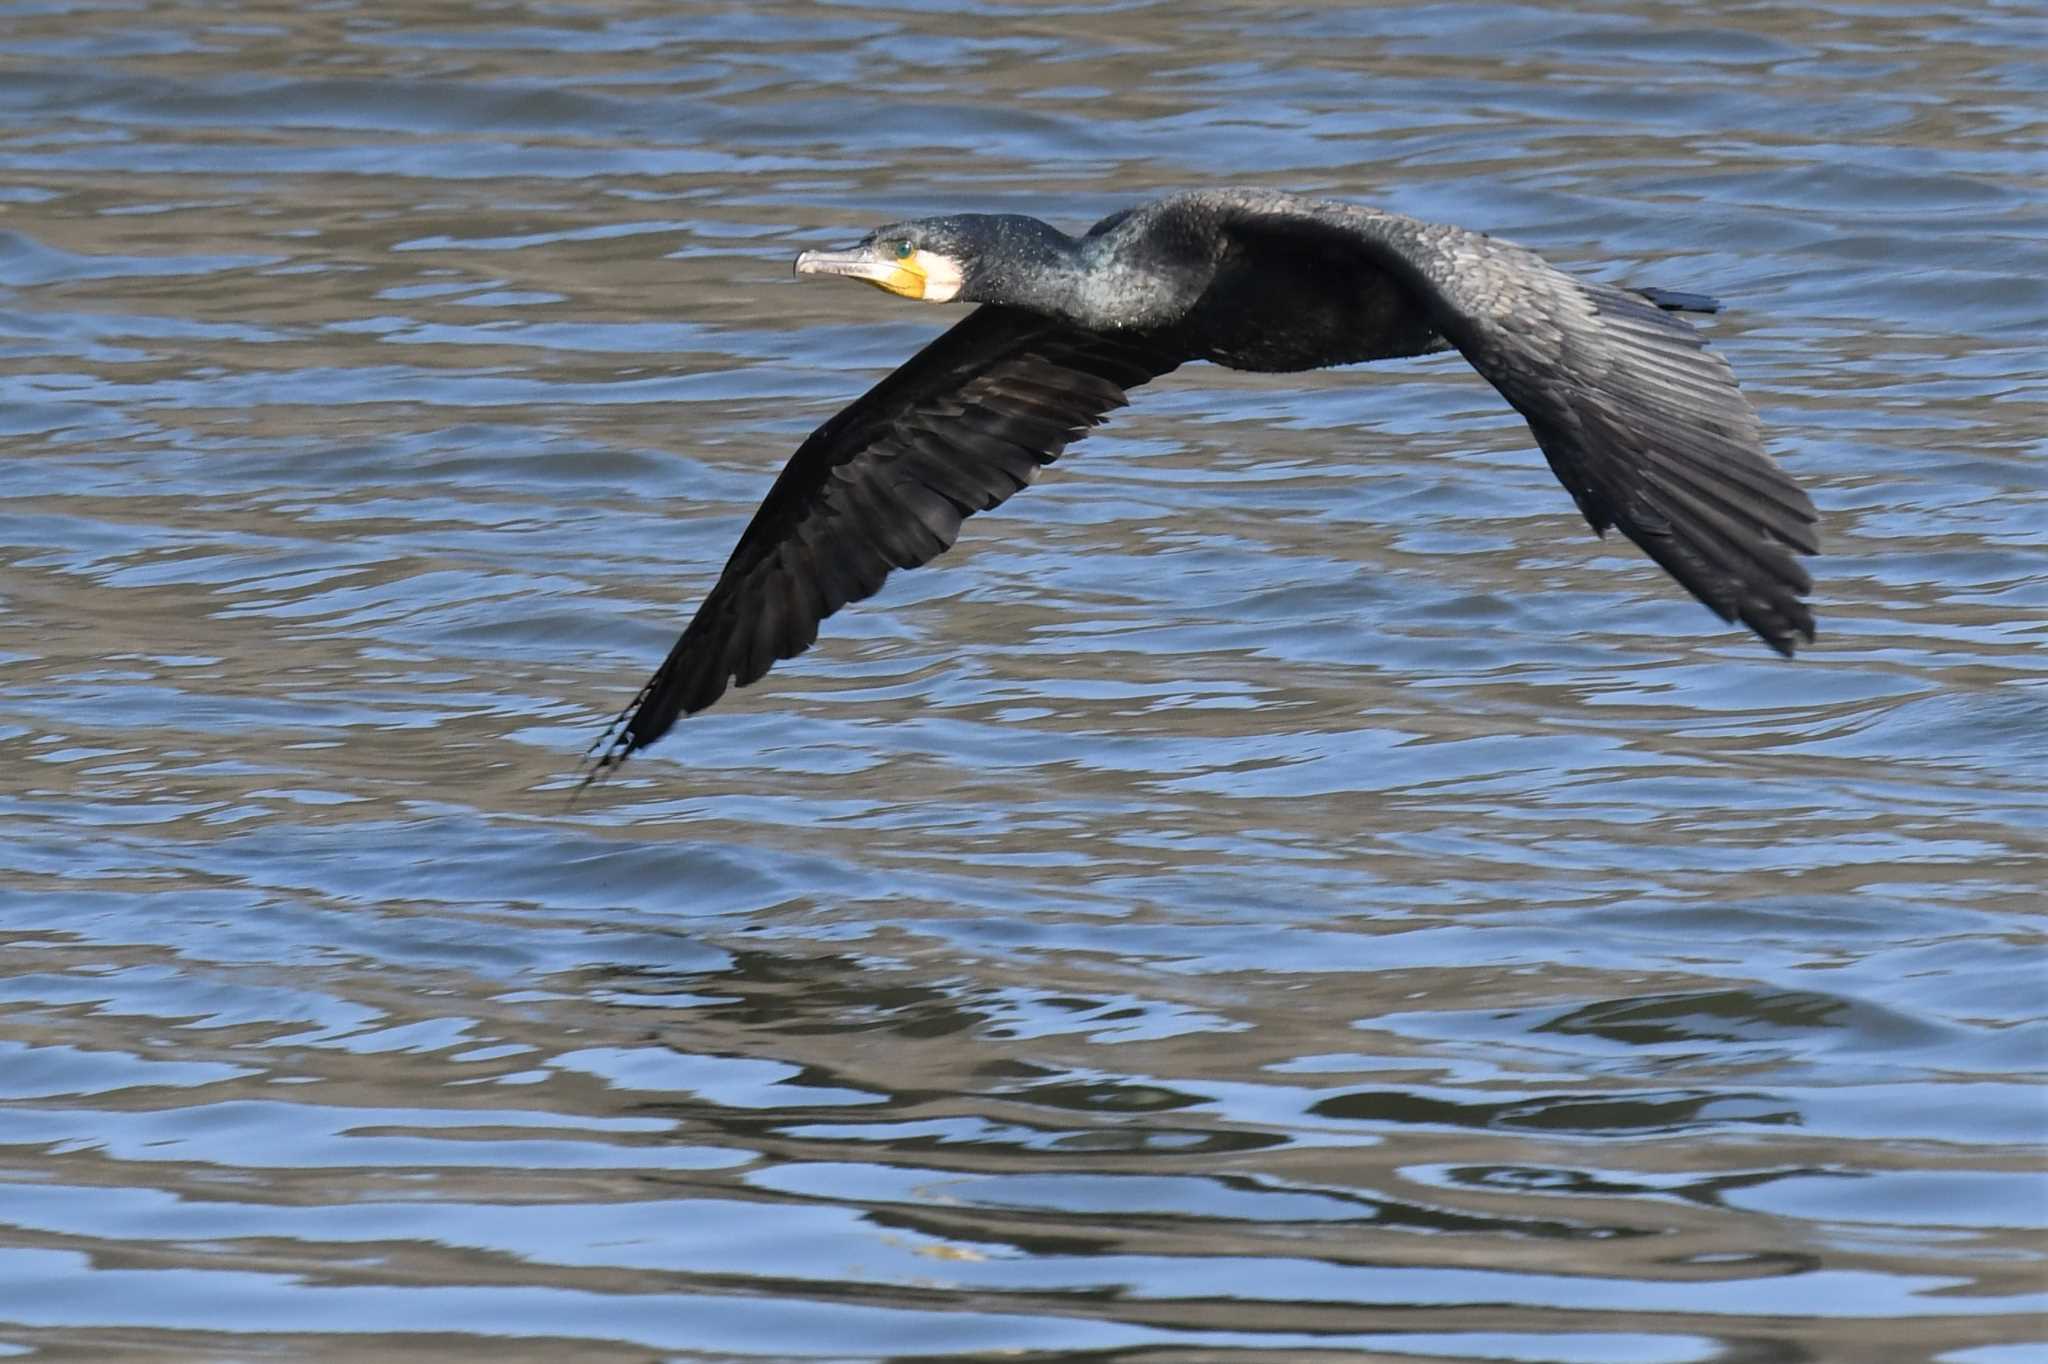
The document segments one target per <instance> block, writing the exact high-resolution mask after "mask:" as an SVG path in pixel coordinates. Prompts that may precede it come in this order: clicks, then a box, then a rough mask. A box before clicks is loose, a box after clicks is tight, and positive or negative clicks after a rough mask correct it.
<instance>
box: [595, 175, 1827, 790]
mask: <svg viewBox="0 0 2048 1364" xmlns="http://www.w3.org/2000/svg"><path fill="white" fill-rule="evenodd" d="M796 273H797V274H799V275H844V276H846V277H848V278H851V279H858V280H865V281H866V282H868V283H870V284H874V285H877V286H878V287H880V288H883V289H886V290H888V291H889V292H890V293H893V294H901V295H902V296H904V297H905V298H913V299H922V300H924V301H926V302H928V303H949V302H962V303H978V304H980V305H982V306H980V307H978V308H976V309H975V310H974V311H973V312H972V313H969V314H968V315H967V316H966V317H965V318H963V319H962V320H961V321H960V322H959V323H957V324H956V325H955V326H954V327H953V328H952V329H951V330H950V331H947V332H946V333H945V334H944V335H942V336H940V337H939V338H938V339H937V340H935V341H933V342H932V343H931V344H930V345H928V346H926V347H925V348H924V349H923V350H921V351H919V352H918V353H917V354H916V355H914V356H912V357H911V358H910V359H909V360H908V361H907V362H905V364H904V365H903V366H902V367H901V368H900V369H898V370H897V371H896V372H895V373H893V374H891V375H889V376H888V377H887V378H886V379H883V380H882V381H881V382H880V383H879V384H877V385H875V387H874V388H872V389H870V390H869V391H868V392H867V394H866V395H865V396H863V397H862V398H860V399H859V400H858V401H857V402H855V403H853V404H852V405H851V406H849V407H847V408H846V409H845V410H843V411H841V412H840V413H839V414H838V415H837V416H835V417H833V418H832V419H831V420H830V421H828V422H826V423H825V424H824V425H823V426H821V427H819V428H818V429H817V430H816V431H815V432H813V433H812V434H811V436H810V438H809V439H808V440H806V441H805V442H804V443H803V444H802V445H801V446H799V447H798V449H797V452H796V454H795V455H794V456H792V457H791V459H790V461H789V464H788V465H787V466H786V467H785V468H784V469H783V471H782V473H781V475H780V476H779V477H778V478H777V479H776V480H775V483H774V486H772V487H771V488H769V490H768V496H767V498H766V499H765V500H764V501H763V502H762V503H761V507H760V510H759V511H757V512H755V514H754V519H753V521H752V522H751V523H750V524H749V525H748V526H747V529H746V532H745V534H743V535H741V536H740V542H739V546H738V547H737V548H736V549H734V550H733V552H732V558H731V559H730V560H728V561H727V563H726V565H725V571H724V572H723V573H721V574H720V575H719V578H718V582H717V584H716V585H715V586H714V587H713V588H712V589H711V593H710V595H709V596H707V597H706V598H705V599H704V603H703V605H702V606H700V607H698V609H697V614H696V616H695V618H693V619H692V620H691V621H690V624H689V627H688V628H687V629H685V630H684V631H683V634H682V638H681V639H680V640H678V641H677V642H676V646H675V648H673V649H671V650H670V651H669V655H668V658H667V659H666V660H665V661H664V662H663V663H662V665H661V667H660V668H659V669H657V670H656V672H655V674H654V676H653V677H652V678H650V679H648V682H647V685H646V686H644V687H642V688H641V689H640V694H639V695H638V696H636V697H634V698H633V703H632V704H631V705H629V706H627V707H626V709H625V711H624V712H623V713H622V714H621V715H620V716H619V719H618V721H617V722H616V723H615V724H614V725H613V726H612V728H611V729H610V730H608V731H607V732H606V733H605V735H604V736H603V737H601V738H600V739H599V740H598V742H597V743H596V744H594V745H592V749H591V751H592V753H593V754H595V755H597V757H596V762H595V763H594V765H593V766H592V767H591V770H590V772H589V775H588V776H587V777H586V778H585V780H586V781H588V780H590V779H591V778H594V777H597V776H599V775H601V774H603V773H604V772H605V771H606V770H608V769H609V768H612V767H614V766H616V765H618V764H619V763H620V762H623V761H624V760H625V759H626V757H627V756H628V755H630V754H631V753H632V752H633V751H634V750H636V749H640V748H644V747H646V746H647V745H648V744H651V743H653V742H654V741H655V740H656V739H659V738H660V737H661V736H662V735H663V734H665V733H667V732H668V729H669V727H670V726H671V725H673V724H674V723H675V721H676V719H677V717H678V716H681V715H686V714H689V713H691V712H694V711H699V710H702V709H704V707H706V706H708V705H710V704H711V703H712V702H714V701H716V700H717V699H718V698H719V697H720V696H721V695H723V694H724V692H725V689H726V688H727V687H728V686H742V687H743V686H745V685H747V684H748V683H749V682H752V681H754V680H755V679H757V678H759V677H760V676H761V675H762V674H763V673H765V672H767V671H768V669H769V668H770V667H772V666H773V665H774V664H775V662H776V660H777V659H783V658H790V657H793V656H795V655H796V654H799V653H802V652H803V651H804V650H805V649H807V648H809V647H810V645H811V642H812V641H813V640H815V639H816V638H817V637H818V622H819V621H821V620H823V619H824V618H825V617H827V616H829V615H831V614H832V613H833V612H834V611H837V610H838V609H839V608H840V607H842V606H844V605H846V604H847V603H848V602H852V601H859V600H861V599H862V598H863V597H867V596H870V595H872V594H873V593H874V592H875V590H876V589H878V588H879V587H881V585H882V580H883V579H884V578H885V577H887V576H888V573H889V570H890V569H892V568H912V567H915V566H917V565H919V564H922V563H924V562H926V561H927V560H929V559H931V558H932V557H933V556H934V555H936V554H938V553H940V552H941V551H943V550H944V549H946V548H947V547H948V546H950V545H951V544H952V543H953V537H954V536H955V535H957V534H958V533H959V530H960V522H961V520H962V519H963V518H965V517H968V516H971V515H973V514H974V513H975V512H979V511H987V510H988V509H989V508H990V507H993V506H995V505H996V504H998V503H1000V502H1002V501H1003V500H1004V499H1006V498H1008V497H1009V496H1010V495H1011V494H1012V493H1015V492H1017V491H1018V490H1019V489H1021V488H1023V487H1025V486H1026V485H1027V484H1029V483H1030V482H1031V481H1032V480H1033V479H1034V478H1036V477H1037V475H1038V472H1039V468H1040V466H1042V465H1046V464H1050V463H1051V462H1052V461H1053V460H1055V459H1057V458H1058V457H1059V454H1060V452H1061V451H1062V450H1064V449H1066V447H1067V444H1068V443H1069V442H1070V441H1074V440H1078V439H1079V438H1080V437H1081V436H1082V435H1084V434H1085V433H1086V432H1087V430H1088V429H1089V428H1090V427H1092V426H1094V425H1095V424H1096V423H1098V422H1100V421H1101V420H1102V419H1103V418H1104V416H1106V415H1107V414H1108V413H1109V411H1110V410H1111V409H1112V408H1116V407H1120V406H1122V405H1123V403H1124V394H1125V393H1126V392H1127V391H1128V390H1130V389H1133V388H1136V387H1138V386H1139V385H1140V384H1143V383H1147V382H1149V381H1150V380H1153V379H1156V378H1158V377H1159V376H1160V375H1162V374H1165V373H1167V372H1168V371H1170V370H1172V369H1174V368H1176V367H1178V366H1180V365H1182V364H1185V363H1186V362H1188V361H1190V360H1209V361H1213V362H1214V363H1216V364H1219V365H1225V366H1228V367H1230V368H1232V369H1242V370H1267V371H1293V370H1306V369H1320V368H1323V367H1325V366H1328V365H1348V364H1354V363H1356V362H1359V361H1363V360H1385V359H1391V358H1394V357H1397V356H1408V355H1424V354H1428V353H1429V352H1431V351H1437V350H1443V349H1447V348H1449V347H1456V348H1457V349H1458V350H1459V351H1460V352H1461V353H1462V354H1463V355H1464V357H1465V358H1466V359H1467V360H1469V361H1471V363H1472V367H1473V368H1474V369H1476V370H1478V371H1479V373H1480V374H1481V375H1482V376H1484V377H1485V379H1486V380H1487V382H1489V383H1491V384H1492V385H1493V386H1494V387H1495V388H1496V389H1498V390H1500V393H1501V396H1502V397H1504V398H1506V399H1507V400H1508V401H1509V402H1510V403H1512V404H1513V405H1514V407H1515V409H1516V410H1517V411H1519V412H1520V413H1521V414H1522V415H1523V416H1524V417H1526V418H1528V421H1529V429H1530V430H1531V431H1533V432H1534V433H1535V435H1536V444H1537V445H1538V446H1539V447H1541V449H1542V451H1543V453H1544V456H1545V457H1546V458H1547V459H1548V460H1549V461H1550V467H1551V469H1552V470H1553V471H1554V472H1555V473H1556V474H1557V477H1558V480H1559V481H1560V482H1562V483H1563V484H1564V486H1565V489H1566V491H1568V492H1570V493H1571V495H1572V499H1573V500H1574V501H1575V502H1577V503H1578V505H1579V510H1580V511H1581V512H1582V513H1584V515H1585V518H1586V520H1587V521H1588V522H1589V523H1591V525H1592V527H1593V529H1594V530H1595V531H1597V532H1600V533H1602V534H1604V533H1605V532H1606V531H1607V529H1608V527H1610V526H1615V527H1619V528H1620V530H1621V532H1622V534H1624V535H1626V536H1627V537H1628V538H1629V539H1631V540H1633V541H1634V542H1635V543H1636V544H1637V545H1639V546H1640V547H1641V548H1642V549H1643V550H1644V552H1645V553H1647V554H1648V555H1649V556H1650V557H1651V558H1652V559H1654V560H1656V561H1657V562H1658V563H1659V564H1661V565H1663V566H1664V569H1665V571H1666V572H1668V573H1670V575H1671V576H1672V577H1673V578H1676V579H1677V580H1678V582H1679V583H1680V585H1682V586H1683V587H1685V588H1686V590H1688V591H1690V592H1691V593H1692V594H1693V595H1694V596H1695V597H1698V598H1699V599H1700V600H1701V601H1702V602H1705V603H1706V604H1707V606H1708V607H1710V608H1712V610H1713V611H1714V612H1715V613H1716V614H1717V615H1719V616H1720V617H1721V618H1722V619H1723V620H1728V621H1735V620H1740V621H1742V622H1743V623H1744V624H1746V625H1747V626H1749V628H1750V629H1752V630H1754V631H1755V632H1756V633H1757V634H1758V635H1759V636H1760V637H1761V638H1762V639H1763V640H1764V642H1765V643H1767V644H1769V645H1770V646H1771V647H1772V648H1774V649H1776V650H1778V651H1779V652H1780V653H1783V654H1787V655H1789V654H1790V653H1791V652H1792V650H1793V648H1794V645H1795V643H1796V641H1797V639H1798V637H1800V636H1804V637H1805V638H1806V639H1808V640H1811V639H1812V638H1813V615H1812V612H1810V611H1809V610H1808V609H1807V606H1806V603H1805V602H1803V601H1801V600H1800V598H1801V596H1802V595H1804V594H1805V593H1806V592H1807V591H1808V590H1809V589H1810V586H1811V584H1810V582H1809V580H1808V578H1807V575H1806V570H1805V568H1804V567H1803V566H1802V564H1801V563H1800V561H1799V558H1798V556H1799V555H1800V554H1813V553H1815V552H1817V550H1818V548H1819V544H1818V541H1817V540H1816V539H1815V537H1814V531H1813V523H1814V519H1815V517H1814V510H1813V503H1812V502H1811V501H1810V500H1808V498H1807V496H1806V494H1805V493H1804V492H1803V491H1801V490H1800V488H1799V487H1798V485H1796V484H1794V483H1793V482H1792V480H1791V479H1790V478H1788V477H1786V475H1785V473H1784V472H1783V471H1782V470H1781V469H1779V468H1778V466H1777V465H1776V464H1774V463H1773V462H1772V461H1771V459H1770V458H1769V456H1767V455H1766V454H1764V451H1763V443H1762V439H1761V435H1760V432H1759V429H1758V426H1757V419H1756V414H1755V413H1754V412H1753V411H1752V410H1751V409H1750V406H1749V403H1748V402H1747V401H1746V400H1745V399H1744V398H1743V396H1742V394H1741V393H1740V392H1739V391H1737V389H1736V387H1735V379H1734V376H1733V375H1732V374H1731V373H1730V372H1729V369H1728V365H1727V364H1726V362H1724V361H1723V360H1722V359H1721V358H1720V357H1719V356H1717V355H1714V354H1713V353H1711V352H1709V351H1707V350H1705V349H1704V348H1703V347H1704V345H1705V342H1704V340H1703V338H1702V337H1701V336H1700V335H1699V333H1697V332H1695V331H1694V330H1693V329H1692V328H1691V327H1690V326H1688V325H1686V324H1685V323H1684V322H1681V321H1679V320H1678V319H1676V318H1674V317H1672V316H1670V315H1669V310H1680V311H1711V310H1712V309H1713V308H1714V307H1715V306H1716V305H1715V304H1714V302H1713V300H1711V299H1705V298H1702V297H1700V296H1698V295H1686V294H1676V293H1663V292H1659V291H1656V290H1642V291H1632V290H1627V289H1621V288H1616V287H1614V286H1612V285H1607V284H1597V283H1594V282H1592V281H1590V280H1584V279H1578V278H1574V277H1573V276H1571V275H1567V274H1564V273H1562V272H1561V271H1559V270H1557V269H1555V268H1553V267H1552V266H1550V265H1549V264H1547V263H1545V262H1544V261H1543V260H1542V259H1541V258H1540V257H1538V256H1536V255H1535V254H1534V253H1532V252H1530V251H1528V250H1525V249H1524V248H1522V247H1519V246H1515V245H1513V244H1511V243H1509V242H1504V241H1500V240H1497V239H1495V238H1492V237H1488V236H1485V235H1482V234H1480V233H1477V232H1468V231H1465V230H1463V229H1461V228H1456V227H1447V226H1444V225H1441V224H1437V223H1425V222H1421V221H1418V220H1416V219H1414V218H1408V217H1403V216H1401V215H1400V214H1396V213H1388V212H1384V211H1381V210H1378V209H1372V208H1364V207H1360V206H1358V205H1353V204H1346V203H1335V202H1331V201H1327V200H1318V199H1304V198H1298V197H1295V196H1293V195H1288V194H1279V193H1273V192H1270V191H1266V190H1252V189H1231V190H1214V191H1200V192H1195V193H1187V194H1176V195H1173V196H1171V197H1169V198H1165V199H1160V200H1158V201H1156V202H1154V203H1150V204H1145V205H1143V206H1141V207H1138V208H1133V209H1126V210H1124V211H1123V212H1120V213H1115V214H1112V215H1110V216H1109V217H1107V218H1105V219H1103V220H1102V221H1101V222H1099V223H1097V224H1096V225H1095V226H1094V227H1092V228H1090V229H1089V230H1088V232H1087V234H1086V235H1085V236H1081V237H1078V238H1077V237H1070V236H1067V235H1066V234H1065V233H1063V232H1060V231H1058V230H1057V229H1055V228H1052V227H1049V226H1047V225H1046V224H1044V223H1042V222H1039V221H1038V220H1037V219H1035V218H1027V217H1020V216H1014V215H982V214H959V215H955V216H951V217H942V218H924V219H919V220H917V221H914V222H903V223H892V224H891V225H889V226H887V227H883V228H878V229H877V230H876V231H874V232H871V233H869V234H868V235H867V236H866V237H864V238H862V239H861V241H860V242H859V243H858V244H857V245H855V246H854V247H853V248H852V249H851V250H847V251H806V252H804V253H803V254H801V255H799V256H798V257H797V258H796ZM600 750H601V751H600Z"/></svg>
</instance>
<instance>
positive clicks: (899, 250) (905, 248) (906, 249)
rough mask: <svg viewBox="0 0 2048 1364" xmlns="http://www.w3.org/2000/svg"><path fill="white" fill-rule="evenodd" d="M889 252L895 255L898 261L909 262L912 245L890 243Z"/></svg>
mask: <svg viewBox="0 0 2048 1364" xmlns="http://www.w3.org/2000/svg"><path fill="white" fill-rule="evenodd" d="M889 251H890V254H892V255H894V256H895V257H896V259H897V260H909V259H910V243H909V242H906V241H894V242H890V243H889Z"/></svg>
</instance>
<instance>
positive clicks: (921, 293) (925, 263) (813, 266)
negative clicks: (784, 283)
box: [796, 242, 962, 303]
mask: <svg viewBox="0 0 2048 1364" xmlns="http://www.w3.org/2000/svg"><path fill="white" fill-rule="evenodd" d="M961 270H962V266H961V263H960V262H959V261H957V260H954V259H953V258H952V257H951V256H945V255H941V254H939V253H938V252H936V251H923V250H919V251H913V252H911V253H910V254H909V255H908V256H905V257H903V258H902V259H900V260H899V259H897V257H896V253H895V252H894V251H893V250H892V249H890V248H889V247H888V246H886V245H884V244H882V243H878V242H870V243H868V244H867V245H865V246H856V247H854V248H853V249H852V250H850V251H806V252H804V253H803V254H802V255H800V256H798V257H797V258H796V272H797V273H798V274H799V275H844V276H845V277H846V278H848V279H858V280H864V281H866V282H867V283H869V284H872V285H874V286H875V287H876V288H877V289H887V290H888V291H889V292H890V293H892V294H899V295H901V296H902V297H904V298H916V299H922V300H924V301H925V302H926V303H946V302H950V301H951V300H952V299H953V298H954V297H955V296H956V295H958V294H959V292H960V285H961V282H962V276H961Z"/></svg>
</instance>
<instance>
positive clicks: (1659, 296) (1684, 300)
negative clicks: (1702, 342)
mask: <svg viewBox="0 0 2048 1364" xmlns="http://www.w3.org/2000/svg"><path fill="white" fill-rule="evenodd" d="M1636 292H1637V293H1639V294H1641V295H1642V296H1643V297H1644V298H1647V299H1649V300H1650V302H1652V303H1654V304H1656V305H1657V306H1658V307H1660V308H1662V309H1663V310H1664V311H1665V312H1667V313H1718V312H1720V311H1721V300H1720V299H1718V298H1715V297H1714V296H1713V295H1712V294H1689V293H1687V292H1686V291H1685V290H1683V289H1638V290H1636Z"/></svg>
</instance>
